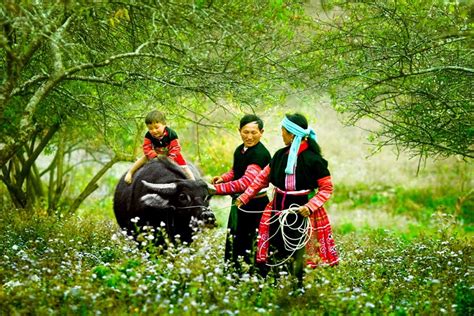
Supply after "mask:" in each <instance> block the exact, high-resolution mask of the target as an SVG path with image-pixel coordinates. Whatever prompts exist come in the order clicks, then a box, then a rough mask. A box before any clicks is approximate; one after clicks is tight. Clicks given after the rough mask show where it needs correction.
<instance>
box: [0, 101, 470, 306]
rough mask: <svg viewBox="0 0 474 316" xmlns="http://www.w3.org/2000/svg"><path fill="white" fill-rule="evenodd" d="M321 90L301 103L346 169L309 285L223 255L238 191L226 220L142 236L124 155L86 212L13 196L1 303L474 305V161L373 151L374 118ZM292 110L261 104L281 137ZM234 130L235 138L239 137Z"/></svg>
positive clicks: (222, 202)
mask: <svg viewBox="0 0 474 316" xmlns="http://www.w3.org/2000/svg"><path fill="white" fill-rule="evenodd" d="M291 102H293V103H290V105H289V106H290V107H293V108H294V104H296V103H298V102H302V101H301V100H293V101H291ZM318 102H319V103H318V106H317V107H315V108H317V109H318V110H316V111H314V113H312V112H309V110H308V109H311V108H313V105H308V107H303V108H302V110H303V112H304V113H308V112H309V113H310V115H309V116H310V118H314V119H315V121H314V122H315V123H314V127H315V129H316V130H317V132H318V135H319V142H320V144H321V146H322V148H323V151H324V154H325V157H326V158H327V159H328V160H329V162H330V168H331V172H332V174H333V179H334V183H335V192H334V195H333V197H332V199H331V200H330V201H329V202H328V204H327V209H328V212H329V216H330V218H331V221H332V225H333V230H334V235H335V240H336V245H337V248H338V251H339V254H340V258H341V262H340V264H339V265H338V266H336V267H332V268H330V267H326V268H317V269H313V270H307V271H306V274H305V279H304V285H303V287H302V288H297V287H296V286H295V284H296V283H295V280H294V279H292V277H291V276H289V275H286V274H285V273H283V272H279V271H274V272H273V273H271V274H270V275H269V276H268V277H267V278H266V279H262V278H261V277H259V276H258V275H254V274H249V273H245V272H244V273H242V274H237V273H235V272H234V271H232V270H231V269H230V268H229V267H228V266H227V265H226V263H225V262H224V261H223V249H224V236H225V224H226V220H227V212H228V209H229V206H230V199H229V198H228V197H214V198H213V200H212V206H213V209H214V210H215V212H216V214H217V218H218V224H219V226H218V227H217V228H215V229H212V230H205V231H203V232H202V233H200V234H198V235H196V236H195V239H194V241H193V243H192V244H190V245H187V244H178V245H176V246H170V247H168V248H167V249H156V248H154V247H153V246H152V240H151V237H148V238H147V236H144V238H143V239H142V240H141V241H140V244H137V243H136V242H135V241H133V240H132V239H131V238H130V237H128V236H127V235H126V234H124V233H123V232H121V231H120V230H119V228H118V227H117V225H116V222H115V219H114V218H113V215H112V214H113V213H112V209H111V196H112V192H113V187H114V183H115V182H116V181H117V176H118V175H120V174H121V173H122V172H123V170H125V168H127V166H126V165H123V166H120V167H118V168H117V169H116V170H114V172H112V173H111V174H110V175H109V176H108V178H105V179H104V180H103V183H102V187H101V190H99V192H97V193H96V194H95V195H94V196H92V197H91V198H90V199H89V200H88V201H87V203H85V204H84V205H83V206H82V208H81V210H80V212H79V213H78V214H75V215H74V216H65V215H64V214H62V213H61V212H58V214H57V216H44V214H43V213H42V211H41V209H39V210H38V211H37V212H36V213H34V214H32V213H25V212H23V211H19V210H15V209H12V208H11V207H9V205H8V204H5V205H2V207H1V209H0V240H1V241H2V242H1V244H0V255H1V260H0V314H1V315H25V314H33V315H103V314H105V315H112V314H113V315H125V314H127V315H171V314H176V315H347V314H350V315H415V314H416V315H418V314H421V315H445V314H446V315H473V314H474V293H473V292H474V282H473V273H474V271H473V270H472V258H473V239H472V236H473V235H472V232H473V221H474V219H473V200H472V196H471V197H469V194H470V193H469V192H470V190H471V191H472V171H473V167H472V164H471V163H470V162H469V161H468V162H465V161H459V160H456V159H455V158H450V159H445V160H431V159H427V160H424V161H421V166H420V165H419V161H418V160H417V159H412V158H410V157H409V156H407V155H406V154H403V153H398V152H395V151H394V150H393V149H390V148H388V149H384V150H381V151H377V152H375V153H374V152H372V150H371V149H372V147H370V146H369V145H367V144H366V138H367V134H366V132H364V131H363V130H361V129H357V128H354V127H350V128H349V127H344V126H342V125H341V124H340V123H339V119H340V117H338V115H337V114H336V113H334V112H333V111H332V110H330V109H329V107H328V104H327V100H324V99H322V100H319V101H318ZM284 112H285V108H282V109H279V110H272V114H270V113H262V114H263V115H267V116H266V117H269V122H271V124H267V125H268V127H267V129H266V131H265V136H264V138H263V139H262V141H263V142H264V143H266V144H269V145H268V147H269V148H270V149H271V150H272V151H274V150H275V149H276V148H279V146H281V140H280V138H279V137H280V136H279V131H278V128H279V127H278V123H277V122H278V121H277V120H278V117H281V114H282V113H284ZM273 123H275V124H273ZM233 132H234V133H235V135H234V136H232V137H229V140H228V141H229V142H230V145H229V144H226V145H221V146H222V150H224V149H225V148H233V147H232V146H234V145H235V144H237V143H238V141H239V140H238V135H237V133H236V132H235V131H231V132H229V135H231V133H233ZM226 146H227V147H226ZM183 147H185V145H183ZM225 155H227V156H225V157H231V153H230V154H229V153H226V154H225ZM214 172H217V171H216V170H207V172H206V177H210V176H212V175H214V174H213V173H214ZM2 194H4V191H2Z"/></svg>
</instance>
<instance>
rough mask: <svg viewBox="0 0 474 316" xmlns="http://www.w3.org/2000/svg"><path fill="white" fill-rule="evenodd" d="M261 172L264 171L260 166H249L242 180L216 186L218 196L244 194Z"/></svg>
mask: <svg viewBox="0 0 474 316" xmlns="http://www.w3.org/2000/svg"><path fill="white" fill-rule="evenodd" d="M260 171H262V169H261V168H260V166H259V165H255V164H252V165H249V166H247V169H246V170H245V173H244V175H243V176H242V177H241V178H240V179H237V180H234V181H228V182H225V183H219V184H215V185H214V186H215V187H216V194H217V195H225V194H232V193H241V192H244V191H245V189H247V187H248V186H249V185H250V184H251V183H252V182H253V180H254V179H255V178H256V177H257V176H258V174H259V173H260Z"/></svg>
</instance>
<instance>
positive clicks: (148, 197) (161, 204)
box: [140, 193, 169, 208]
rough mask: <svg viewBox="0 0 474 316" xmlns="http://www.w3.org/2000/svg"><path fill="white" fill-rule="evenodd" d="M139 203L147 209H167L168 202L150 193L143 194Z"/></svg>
mask: <svg viewBox="0 0 474 316" xmlns="http://www.w3.org/2000/svg"><path fill="white" fill-rule="evenodd" d="M140 201H141V202H142V203H143V204H144V205H146V206H149V207H153V208H167V207H169V200H166V199H164V198H162V197H161V196H160V195H158V194H155V193H152V194H145V195H144V196H142V197H141V198H140Z"/></svg>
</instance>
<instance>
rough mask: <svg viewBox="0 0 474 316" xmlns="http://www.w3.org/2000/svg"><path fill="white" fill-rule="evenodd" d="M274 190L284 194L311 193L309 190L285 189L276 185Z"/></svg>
mask: <svg viewBox="0 0 474 316" xmlns="http://www.w3.org/2000/svg"><path fill="white" fill-rule="evenodd" d="M275 191H276V192H277V193H280V194H284V195H308V194H309V193H311V190H299V191H286V190H282V189H280V188H277V187H275Z"/></svg>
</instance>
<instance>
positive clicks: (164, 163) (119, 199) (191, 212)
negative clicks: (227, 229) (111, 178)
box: [114, 157, 215, 242]
mask: <svg viewBox="0 0 474 316" xmlns="http://www.w3.org/2000/svg"><path fill="white" fill-rule="evenodd" d="M191 169H192V171H193V173H194V175H195V178H196V179H197V180H188V179H187V178H186V176H185V175H184V173H183V172H182V171H181V168H180V167H179V166H177V165H176V164H175V163H173V162H172V161H171V160H169V159H168V158H166V157H162V158H159V159H154V160H152V161H150V162H148V163H147V164H145V165H144V166H143V167H142V168H140V169H139V170H138V171H137V172H136V173H135V175H134V178H133V183H132V184H127V183H125V181H124V176H122V178H121V179H120V181H119V183H118V185H117V187H116V189H115V196H114V212H115V217H116V219H117V222H118V224H119V225H120V227H121V228H122V229H126V230H128V231H129V232H131V233H132V234H134V235H135V236H136V235H137V234H138V233H139V229H140V228H141V227H143V226H145V225H146V226H152V227H155V228H157V227H160V228H164V229H165V231H166V233H167V234H168V236H169V237H170V239H171V240H172V241H174V240H175V236H176V235H179V236H180V240H181V241H186V242H191V240H192V234H193V232H194V231H195V230H196V229H197V226H198V225H199V224H208V225H209V224H211V225H213V224H214V223H215V217H214V214H213V213H212V211H211V210H210V209H209V198H210V197H209V194H208V189H207V185H206V183H205V182H204V181H203V180H201V178H200V175H199V174H198V172H197V170H196V169H195V168H191ZM132 220H133V221H132ZM137 228H138V231H137Z"/></svg>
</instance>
